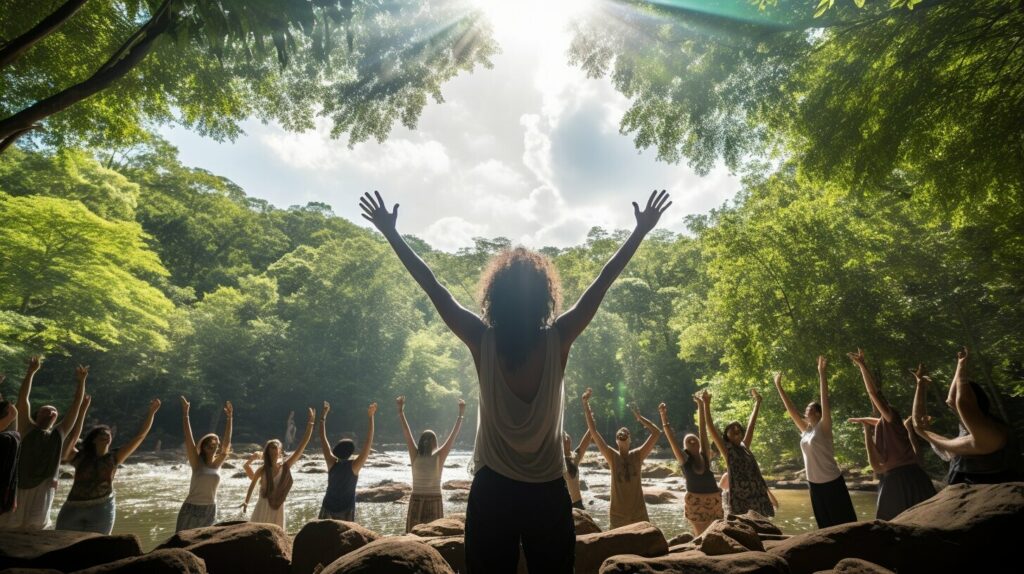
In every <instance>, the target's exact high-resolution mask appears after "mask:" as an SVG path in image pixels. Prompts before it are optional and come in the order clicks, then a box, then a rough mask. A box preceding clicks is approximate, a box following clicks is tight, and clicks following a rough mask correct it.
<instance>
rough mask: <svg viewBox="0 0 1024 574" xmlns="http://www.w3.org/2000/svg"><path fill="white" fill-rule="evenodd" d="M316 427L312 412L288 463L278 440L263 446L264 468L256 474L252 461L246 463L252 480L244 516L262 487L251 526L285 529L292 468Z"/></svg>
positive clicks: (313, 410)
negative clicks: (286, 504) (257, 487)
mask: <svg viewBox="0 0 1024 574" xmlns="http://www.w3.org/2000/svg"><path fill="white" fill-rule="evenodd" d="M315 424H316V410H315V409H313V408H312V407H311V408H310V409H309V417H308V418H307V420H306V432H305V433H304V434H303V435H302V440H301V441H300V442H299V445H298V447H296V449H295V450H294V451H292V454H291V455H290V456H289V457H288V458H287V459H285V458H284V452H283V451H284V449H283V448H282V447H281V441H279V440H278V439H276V438H275V439H271V440H268V441H267V443H266V444H265V445H264V446H263V466H261V467H260V468H258V469H257V470H255V471H254V470H253V469H252V463H253V458H250V459H249V460H247V461H246V462H245V464H244V465H243V467H244V468H245V474H246V475H247V476H248V477H249V490H248V491H247V492H246V493H245V502H244V503H242V513H243V514H244V513H245V512H246V510H248V507H249V500H250V499H252V491H253V490H254V489H255V488H256V485H257V484H258V485H259V487H260V490H259V498H258V499H257V500H256V507H255V508H253V509H252V516H251V517H250V518H249V521H250V522H261V523H266V524H276V525H278V526H280V527H281V528H286V524H287V517H286V516H285V506H284V502H285V499H286V498H287V497H288V493H289V492H290V491H291V489H292V465H294V464H295V463H296V462H298V461H299V459H300V458H301V457H302V452H303V451H304V450H306V445H308V444H309V439H311V438H312V437H313V425H315Z"/></svg>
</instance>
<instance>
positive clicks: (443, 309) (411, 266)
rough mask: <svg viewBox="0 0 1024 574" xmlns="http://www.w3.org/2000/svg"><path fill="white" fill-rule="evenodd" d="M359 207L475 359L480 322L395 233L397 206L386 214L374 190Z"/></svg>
mask: <svg viewBox="0 0 1024 574" xmlns="http://www.w3.org/2000/svg"><path fill="white" fill-rule="evenodd" d="M359 206H360V207H362V208H363V213H362V216H363V218H364V219H366V220H367V221H369V222H370V223H372V224H373V225H374V226H375V227H376V228H377V229H378V230H379V231H380V232H381V233H382V234H383V235H384V238H385V239H387V240H388V243H389V244H391V248H392V249H393V250H394V251H395V254H396V255H398V259H399V260H400V261H401V262H402V265H405V269H406V270H407V271H408V272H409V274H410V275H412V278H413V279H415V280H416V283H418V284H419V286H420V288H421V289H423V291H424V292H426V294H427V297H429V298H430V302H431V303H433V304H434V308H435V309H437V312H438V314H439V315H441V320H443V321H444V323H445V325H448V328H449V329H451V330H452V332H453V333H455V335H456V336H457V337H458V338H459V339H461V340H462V342H463V343H465V344H466V346H468V347H469V349H470V351H472V353H473V356H474V357H476V356H477V354H478V350H479V347H480V339H481V338H482V337H483V333H484V330H485V329H486V327H485V325H484V322H483V320H481V319H480V317H478V316H477V315H476V314H475V313H473V312H472V311H470V310H468V309H466V308H465V307H463V306H462V305H460V304H459V302H458V301H456V300H455V297H453V296H452V294H451V292H450V291H448V289H446V288H445V286H444V285H441V282H440V281H438V280H437V277H435V276H434V272H433V271H431V270H430V267H428V266H427V264H426V263H425V262H424V261H423V260H422V259H420V257H419V256H418V255H416V252H415V251H413V250H412V248H411V247H409V244H407V243H406V242H405V239H403V238H402V236H401V234H399V233H398V230H397V229H396V227H395V225H396V222H397V221H398V204H397V203H396V204H395V206H394V207H393V208H392V210H391V212H388V210H387V208H386V207H385V206H384V199H383V198H382V197H381V196H380V192H378V191H374V192H373V195H370V194H369V193H366V194H363V197H361V198H360V199H359Z"/></svg>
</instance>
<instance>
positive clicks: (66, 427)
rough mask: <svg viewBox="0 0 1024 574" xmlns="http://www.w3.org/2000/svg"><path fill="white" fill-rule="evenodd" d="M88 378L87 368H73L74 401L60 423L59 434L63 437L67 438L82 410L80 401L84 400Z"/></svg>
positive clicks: (80, 366)
mask: <svg viewBox="0 0 1024 574" xmlns="http://www.w3.org/2000/svg"><path fill="white" fill-rule="evenodd" d="M88 377H89V367H88V365H87V366H84V367H83V366H82V365H78V367H76V368H75V400H74V401H73V402H72V403H71V408H70V409H68V412H67V414H66V415H64V420H62V421H61V422H60V432H61V434H62V435H64V436H68V433H70V432H71V429H72V428H74V426H75V420H77V419H78V411H79V409H81V408H82V400H83V399H84V398H85V379H87V378H88Z"/></svg>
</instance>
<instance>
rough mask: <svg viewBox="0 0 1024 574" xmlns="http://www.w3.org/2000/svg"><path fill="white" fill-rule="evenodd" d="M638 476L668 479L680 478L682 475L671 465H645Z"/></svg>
mask: <svg viewBox="0 0 1024 574" xmlns="http://www.w3.org/2000/svg"><path fill="white" fill-rule="evenodd" d="M640 476H641V477H643V478H669V477H671V476H682V473H681V472H679V469H678V468H675V467H674V465H672V464H664V463H662V464H645V465H644V467H643V469H642V470H641V471H640Z"/></svg>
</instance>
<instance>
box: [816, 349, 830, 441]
mask: <svg viewBox="0 0 1024 574" xmlns="http://www.w3.org/2000/svg"><path fill="white" fill-rule="evenodd" d="M818 395H819V396H820V398H821V422H820V423H818V427H819V428H821V430H823V431H827V432H832V399H831V398H830V397H829V394H828V359H826V358H825V356H824V355H818Z"/></svg>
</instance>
